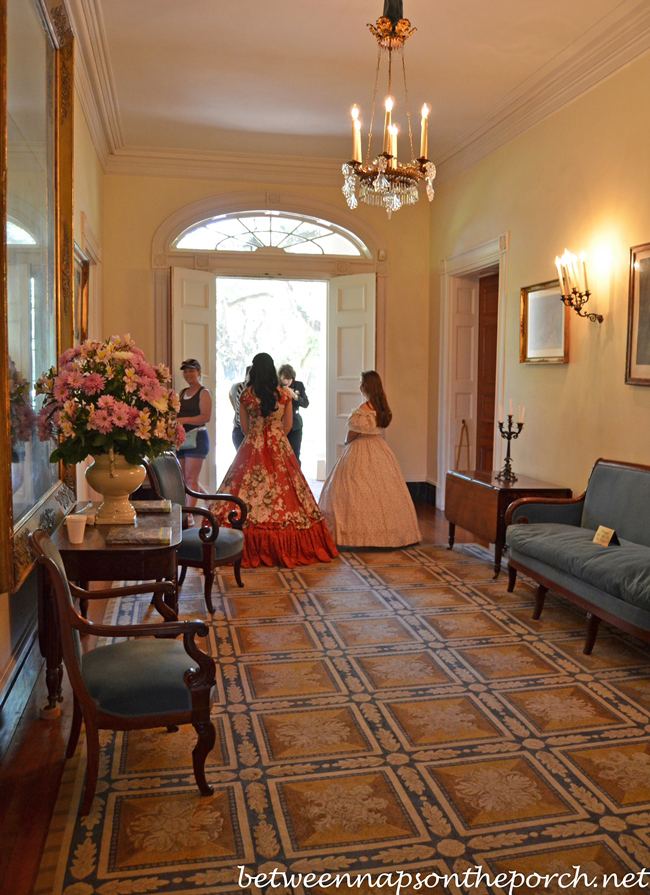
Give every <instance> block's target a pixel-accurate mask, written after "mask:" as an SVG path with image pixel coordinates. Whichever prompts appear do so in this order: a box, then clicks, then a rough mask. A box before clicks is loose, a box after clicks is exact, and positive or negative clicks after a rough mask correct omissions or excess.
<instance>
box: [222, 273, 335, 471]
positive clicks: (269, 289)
mask: <svg viewBox="0 0 650 895" xmlns="http://www.w3.org/2000/svg"><path fill="white" fill-rule="evenodd" d="M216 293H217V294H216V317H217V320H216V365H215V379H216V381H215V402H214V403H215V415H216V446H215V447H216V450H215V455H216V456H215V461H216V466H217V474H216V480H217V482H220V481H221V479H222V478H223V475H224V474H225V472H226V470H227V469H228V467H229V466H230V464H231V463H232V460H233V458H234V456H235V447H234V445H233V441H232V429H233V409H232V406H231V404H230V400H229V397H228V393H229V390H230V387H231V386H232V384H233V383H235V382H240V381H242V380H243V378H244V372H245V370H246V367H247V365H248V364H250V363H251V361H252V359H253V357H254V356H255V355H256V354H257V353H258V352H260V351H265V352H267V353H268V354H270V355H271V357H272V358H273V360H274V361H275V363H276V366H277V367H279V366H280V365H281V364H284V363H288V364H291V366H292V367H293V368H294V369H295V370H296V378H297V379H298V380H299V381H300V382H303V383H304V385H305V389H306V392H307V397H308V398H309V407H308V408H306V409H304V410H302V411H301V416H302V418H303V425H304V427H303V440H302V449H301V455H300V459H301V463H302V470H303V473H304V474H305V477H306V478H307V479H308V481H309V482H310V484H312V486H314V483H315V482H316V481H317V480H318V479H322V478H324V470H325V446H326V416H327V414H326V393H327V300H328V284H327V281H325V280H289V279H284V278H282V279H279V278H278V279H270V278H268V277H260V278H256V277H223V276H217V278H216Z"/></svg>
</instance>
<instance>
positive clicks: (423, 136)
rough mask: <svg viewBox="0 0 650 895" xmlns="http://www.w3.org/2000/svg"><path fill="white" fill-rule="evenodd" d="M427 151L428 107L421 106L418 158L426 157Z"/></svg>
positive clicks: (425, 105)
mask: <svg viewBox="0 0 650 895" xmlns="http://www.w3.org/2000/svg"><path fill="white" fill-rule="evenodd" d="M428 152H429V107H428V106H427V104H426V103H425V104H424V105H423V106H422V123H421V130H420V158H426V157H427V153H428Z"/></svg>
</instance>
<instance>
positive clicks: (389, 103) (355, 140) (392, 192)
mask: <svg viewBox="0 0 650 895" xmlns="http://www.w3.org/2000/svg"><path fill="white" fill-rule="evenodd" d="M368 28H369V29H370V30H371V32H372V33H373V35H374V36H375V38H376V40H377V43H378V45H379V51H378V56H377V71H376V73H375V89H374V93H373V99H372V111H371V113H370V128H369V131H368V146H367V150H366V159H365V162H364V161H362V152H361V121H360V120H359V108H358V107H357V106H356V105H355V106H353V108H352V158H351V160H350V161H349V162H345V164H344V165H343V195H344V196H345V198H346V200H347V203H348V206H349V207H350V208H356V207H357V205H358V204H359V202H365V203H366V205H377V206H380V207H381V208H385V209H386V211H387V213H388V217H390V216H391V214H392V213H393V212H394V211H397V210H398V209H400V208H401V207H402V205H413V204H414V203H415V202H417V201H418V198H419V192H418V185H419V182H420V181H421V180H423V181H424V182H425V184H426V192H427V196H428V199H429V202H431V200H432V199H433V185H432V184H433V180H434V178H435V176H436V166H435V165H434V164H433V162H431V161H429V159H428V158H427V153H428V119H429V107H428V106H427V105H424V106H422V119H421V131H420V155H419V157H418V158H417V159H416V158H415V153H414V151H413V134H412V132H411V113H410V110H409V103H408V90H407V86H406V67H405V63H404V43H405V42H406V41H407V40H408V38H409V37H410V36H411V35H412V34H413V33H414V32H415V31H416V29H415V28H412V27H411V23H410V21H409V20H408V19H405V18H404V17H403V13H402V0H384V13H383V15H382V16H381V17H380V18H379V19H377V22H376V23H375V24H374V25H368ZM394 52H396V53H398V54H399V55H401V57H402V73H403V80H404V106H405V110H406V121H407V125H408V138H409V150H410V161H408V162H400V161H398V158H397V135H398V133H399V128H398V127H397V125H395V124H393V120H392V114H393V108H394V105H395V100H394V99H393V97H392V96H391V86H392V73H393V53H394ZM386 56H387V57H388V92H387V95H386V99H385V100H384V108H385V117H384V134H383V143H382V151H381V153H380V154H379V155H378V156H377V157H376V158H374V159H373V160H372V161H370V146H371V142H372V126H373V122H374V118H375V103H376V99H377V86H378V83H379V73H380V70H381V63H382V59H385V58H386Z"/></svg>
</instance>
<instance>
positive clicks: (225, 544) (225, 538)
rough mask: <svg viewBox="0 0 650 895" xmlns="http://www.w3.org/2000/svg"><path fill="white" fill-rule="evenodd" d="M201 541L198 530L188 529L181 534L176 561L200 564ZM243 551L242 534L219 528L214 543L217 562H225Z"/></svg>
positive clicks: (230, 529) (201, 554) (231, 529)
mask: <svg viewBox="0 0 650 895" xmlns="http://www.w3.org/2000/svg"><path fill="white" fill-rule="evenodd" d="M203 546H204V544H203V541H202V540H201V538H200V537H199V529H198V528H188V529H186V530H185V531H184V532H183V542H182V544H179V547H178V560H179V562H182V561H183V560H184V559H185V560H188V561H189V562H198V563H200V562H201V558H202V556H203ZM243 549H244V533H243V532H242V531H237V530H236V529H234V528H220V529H219V536H218V537H217V540H216V541H215V542H214V556H215V559H216V560H217V562H227V561H228V560H229V559H233V558H234V557H235V556H237V554H238V553H241V551H242V550H243Z"/></svg>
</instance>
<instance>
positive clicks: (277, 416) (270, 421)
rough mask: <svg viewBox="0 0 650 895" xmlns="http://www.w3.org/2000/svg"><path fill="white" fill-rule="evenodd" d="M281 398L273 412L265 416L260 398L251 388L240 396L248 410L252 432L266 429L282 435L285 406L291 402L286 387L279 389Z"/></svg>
mask: <svg viewBox="0 0 650 895" xmlns="http://www.w3.org/2000/svg"><path fill="white" fill-rule="evenodd" d="M278 392H279V399H278V403H277V405H276V407H275V410H272V411H271V413H270V414H269V415H268V416H267V417H264V416H262V411H261V407H260V401H259V398H256V397H255V395H254V394H253V393H252V391H251V390H250V388H247V389H244V391H243V392H242V393H241V397H240V398H239V403H240V405H242V404H243V405H244V406H245V407H246V410H247V411H248V418H249V421H250V431H251V433H253V434H255V433H261V432H263V431H264V430H265V429H266V430H267V431H270V433H271V434H274V435H275V434H280V435H282V434H283V432H282V418H283V416H284V408H285V407H286V406H287V404H290V403H291V397H290V395H289V392H288V391H287V390H286V388H284V387H280V388H279V389H278Z"/></svg>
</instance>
